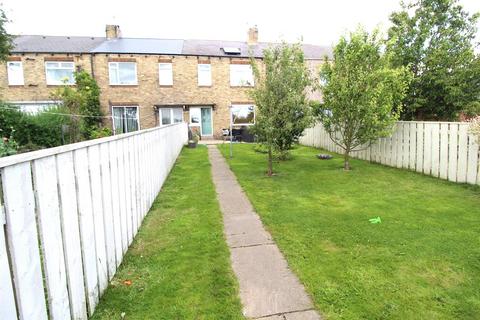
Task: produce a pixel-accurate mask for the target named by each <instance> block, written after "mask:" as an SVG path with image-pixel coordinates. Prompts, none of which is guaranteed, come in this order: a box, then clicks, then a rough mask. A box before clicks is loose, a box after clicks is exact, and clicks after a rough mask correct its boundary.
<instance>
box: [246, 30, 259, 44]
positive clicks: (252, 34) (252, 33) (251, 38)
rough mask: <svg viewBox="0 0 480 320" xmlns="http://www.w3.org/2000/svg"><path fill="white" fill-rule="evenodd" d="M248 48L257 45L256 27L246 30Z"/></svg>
mask: <svg viewBox="0 0 480 320" xmlns="http://www.w3.org/2000/svg"><path fill="white" fill-rule="evenodd" d="M247 43H248V45H249V46H254V45H256V44H257V43H258V28H257V26H255V27H252V28H250V29H248V41H247Z"/></svg>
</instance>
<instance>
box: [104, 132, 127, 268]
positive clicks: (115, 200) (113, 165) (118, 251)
mask: <svg viewBox="0 0 480 320" xmlns="http://www.w3.org/2000/svg"><path fill="white" fill-rule="evenodd" d="M108 147H109V151H110V152H109V153H110V178H111V180H112V183H111V189H110V190H111V191H112V218H113V229H114V230H115V259H116V265H117V267H118V266H119V265H120V262H121V261H122V257H123V247H124V245H123V241H125V239H123V237H122V234H123V230H122V221H121V220H122V215H121V209H120V207H121V206H120V197H121V195H120V188H119V181H118V155H117V151H118V149H117V143H116V141H114V142H112V143H110V144H109V146H108Z"/></svg>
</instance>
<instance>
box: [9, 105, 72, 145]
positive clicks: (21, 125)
mask: <svg viewBox="0 0 480 320" xmlns="http://www.w3.org/2000/svg"><path fill="white" fill-rule="evenodd" d="M45 111H46V112H41V113H38V114H28V113H24V112H21V111H20V110H18V109H17V108H15V107H13V106H11V105H8V104H5V103H2V104H0V128H2V131H1V132H0V135H1V136H2V137H5V138H9V139H14V141H16V143H17V144H18V151H19V152H26V151H32V150H37V149H42V148H50V147H56V146H59V145H62V144H64V143H69V142H70V140H68V137H66V138H65V141H64V139H62V126H68V125H70V117H68V116H65V115H61V114H64V113H65V112H66V111H65V110H64V109H63V108H62V107H52V108H49V109H47V110H45Z"/></svg>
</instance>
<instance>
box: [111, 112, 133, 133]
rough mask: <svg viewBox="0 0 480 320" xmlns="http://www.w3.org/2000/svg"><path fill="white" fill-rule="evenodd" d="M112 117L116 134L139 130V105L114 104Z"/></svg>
mask: <svg viewBox="0 0 480 320" xmlns="http://www.w3.org/2000/svg"><path fill="white" fill-rule="evenodd" d="M112 117H113V132H114V133H115V134H121V133H127V132H132V131H137V130H138V129H139V128H140V123H139V119H138V106H113V107H112Z"/></svg>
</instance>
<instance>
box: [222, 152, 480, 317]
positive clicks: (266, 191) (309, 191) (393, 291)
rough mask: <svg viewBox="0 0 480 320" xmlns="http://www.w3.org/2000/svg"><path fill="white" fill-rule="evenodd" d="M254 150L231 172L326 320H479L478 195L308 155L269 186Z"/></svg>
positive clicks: (281, 167)
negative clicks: (348, 169)
mask: <svg viewBox="0 0 480 320" xmlns="http://www.w3.org/2000/svg"><path fill="white" fill-rule="evenodd" d="M219 148H220V149H221V151H222V152H223V154H224V155H225V156H226V158H227V159H228V147H227V146H220V147H219ZM253 148H254V146H253V145H243V144H242V145H234V157H233V159H231V160H228V161H229V164H230V166H231V168H232V169H233V171H234V172H235V174H236V176H237V178H238V179H239V182H240V184H241V185H242V187H243V188H244V190H245V191H246V193H247V194H248V196H249V198H250V199H251V201H252V203H253V205H254V207H255V208H256V210H257V212H258V213H259V215H260V216H261V218H262V220H263V222H264V224H265V225H266V227H267V228H268V229H269V231H270V232H271V233H272V235H273V238H274V239H275V241H276V242H277V244H278V245H279V247H280V249H281V250H282V251H283V253H284V254H285V256H286V258H287V260H288V262H289V265H290V267H291V268H292V269H293V270H294V271H295V272H296V273H297V275H298V276H299V277H300V279H301V281H302V282H303V283H304V285H305V286H306V288H307V291H308V292H309V293H310V295H311V296H312V298H313V300H314V303H315V305H316V307H317V308H318V309H319V310H320V311H321V313H323V314H324V315H325V316H326V318H328V319H479V317H480V190H479V188H478V187H472V186H467V185H459V184H454V183H450V182H447V181H442V180H439V179H435V178H432V177H428V176H423V175H420V174H416V173H413V172H409V171H406V170H399V169H395V168H389V167H385V166H381V165H376V164H371V163H368V162H366V161H359V160H352V163H351V164H352V167H353V170H352V171H351V172H344V171H343V169H342V159H341V157H340V156H339V155H336V154H333V155H334V159H332V160H318V159H316V157H315V155H316V154H317V153H318V152H319V151H318V150H316V149H313V148H308V147H298V148H296V149H295V150H294V151H293V152H292V158H293V159H292V160H290V161H284V162H281V163H277V164H276V165H275V169H276V171H277V175H276V176H274V177H272V178H268V177H266V176H265V171H266V156H265V155H264V154H261V153H256V152H255V151H254V150H253ZM322 153H323V152H322ZM377 216H379V217H381V219H382V223H380V224H371V223H370V222H369V219H370V218H373V217H377Z"/></svg>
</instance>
